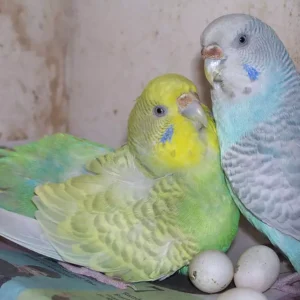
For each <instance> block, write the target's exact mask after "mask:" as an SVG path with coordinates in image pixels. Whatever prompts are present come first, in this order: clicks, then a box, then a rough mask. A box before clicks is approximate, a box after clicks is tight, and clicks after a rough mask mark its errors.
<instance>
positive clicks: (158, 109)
mask: <svg viewBox="0 0 300 300" xmlns="http://www.w3.org/2000/svg"><path fill="white" fill-rule="evenodd" d="M153 113H154V114H155V115H156V116H157V117H163V116H165V115H166V114H167V108H166V107H164V106H162V105H157V106H155V107H154V109H153Z"/></svg>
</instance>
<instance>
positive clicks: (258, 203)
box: [222, 97, 300, 241]
mask: <svg viewBox="0 0 300 300" xmlns="http://www.w3.org/2000/svg"><path fill="white" fill-rule="evenodd" d="M294 100H295V101H294V102H293V105H282V106H281V107H280V108H279V111H280V112H279V113H278V114H275V115H274V116H273V117H272V118H271V119H270V120H269V121H266V122H264V123H261V124H260V125H259V126H258V127H257V128H256V130H255V131H254V132H253V133H251V134H249V135H247V136H246V137H245V138H244V139H242V140H241V142H239V143H237V144H236V145H235V146H233V147H232V148H231V149H229V150H228V151H227V153H225V154H224V155H223V157H222V163H223V167H224V170H225V172H226V174H227V177H228V179H229V181H230V185H231V187H232V190H233V192H234V193H235V194H236V195H237V197H238V198H239V200H240V201H241V202H242V204H243V205H244V206H245V207H246V209H248V210H249V211H250V212H251V213H252V214H253V215H255V216H256V217H257V218H259V219H260V220H262V221H263V222H264V223H266V224H268V225H269V226H271V227H273V228H275V229H277V230H279V231H280V232H282V233H284V234H286V235H289V236H291V237H293V238H295V239H296V240H298V241H300V223H299V218H300V101H299V97H298V98H295V99H294ZM250 154H252V155H250ZM253 155H255V159H253Z"/></svg>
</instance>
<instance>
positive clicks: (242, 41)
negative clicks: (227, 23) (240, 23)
mask: <svg viewBox="0 0 300 300" xmlns="http://www.w3.org/2000/svg"><path fill="white" fill-rule="evenodd" d="M239 43H240V44H241V45H245V44H246V43H247V36H246V35H245V34H242V35H241V36H239Z"/></svg>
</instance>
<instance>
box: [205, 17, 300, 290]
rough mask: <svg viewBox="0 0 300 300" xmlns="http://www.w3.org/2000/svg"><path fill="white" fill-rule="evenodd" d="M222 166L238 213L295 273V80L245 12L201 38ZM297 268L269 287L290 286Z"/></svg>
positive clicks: (299, 190)
mask: <svg viewBox="0 0 300 300" xmlns="http://www.w3.org/2000/svg"><path fill="white" fill-rule="evenodd" d="M201 46H202V51H201V53H202V56H203V58H204V60H205V63H204V65H205V74H206V78H207V80H208V81H209V82H210V84H211V86H212V88H211V96H212V104H213V115H214V118H215V120H216V125H217V132H218V137H219V142H220V148H221V161H222V167H223V169H224V171H225V174H226V179H227V181H228V183H229V186H230V189H231V192H232V194H233V196H234V198H235V202H236V204H237V205H238V207H239V209H240V210H241V212H242V213H243V214H244V216H246V218H247V219H248V220H249V221H250V222H251V223H252V224H253V225H254V226H255V227H256V228H257V229H259V230H260V231H261V232H263V233H264V234H265V235H266V236H267V237H268V238H269V239H270V241H271V242H272V243H273V244H274V245H276V246H278V247H279V248H280V249H281V250H282V251H283V253H285V255H286V256H287V257H288V258H289V260H290V262H291V263H292V265H293V266H294V268H295V269H296V271H297V272H300V77H299V74H298V73H297V70H296V67H295V65H294V63H293V61H292V59H291V57H290V56H289V54H288V52H287V50H286V48H285V46H284V45H283V43H282V42H281V40H280V39H279V37H278V36H277V34H276V33H275V31H274V30H273V29H272V28H271V27H270V26H268V25H267V24H265V23H264V22H262V21H261V20H259V19H257V18H255V17H252V16H250V15H246V14H229V15H225V16H222V17H220V18H218V19H216V20H214V21H213V22H211V23H210V24H209V25H208V26H207V27H206V28H205V30H204V31H203V33H202V36H201ZM299 279H300V276H299V274H298V273H295V274H293V275H292V276H289V277H287V278H285V279H284V280H283V281H278V282H277V283H276V284H275V286H274V287H276V288H278V289H282V290H285V291H288V292H290V293H294V294H298V295H300V290H299V289H297V288H293V287H291V286H289V284H291V283H293V282H294V281H297V280H299Z"/></svg>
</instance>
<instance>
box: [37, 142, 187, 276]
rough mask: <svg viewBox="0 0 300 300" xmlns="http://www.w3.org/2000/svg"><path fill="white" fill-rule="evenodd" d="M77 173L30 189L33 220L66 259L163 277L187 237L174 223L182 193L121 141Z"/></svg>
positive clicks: (181, 259)
mask: <svg viewBox="0 0 300 300" xmlns="http://www.w3.org/2000/svg"><path fill="white" fill-rule="evenodd" d="M88 169H89V170H90V171H91V172H93V173H94V175H81V176H79V177H75V178H71V179H69V180H67V181H66V182H64V183H60V184H46V185H43V186H40V187H38V188H36V191H35V192H36V194H37V196H36V197H35V198H34V200H33V201H34V203H35V204H36V206H37V207H38V211H37V212H36V218H37V220H38V221H39V223H40V224H41V226H42V228H43V229H44V231H45V233H46V234H47V236H48V238H49V240H50V241H51V243H52V244H53V246H54V248H55V249H56V250H57V252H58V253H59V254H60V255H61V256H62V257H63V259H64V260H65V261H67V262H70V263H75V264H80V265H82V266H86V267H89V268H92V269H94V270H97V271H101V272H104V273H106V274H107V275H109V276H114V277H118V278H121V279H122V280H125V281H129V282H134V281H143V280H156V279H159V278H161V277H163V276H166V275H168V274H169V275H171V274H172V273H174V272H176V270H178V269H179V268H180V267H182V266H183V265H184V264H186V263H187V262H188V261H189V259H190V256H191V255H190V254H189V252H188V251H191V250H190V249H192V248H193V243H192V242H190V244H189V241H188V238H187V236H185V235H184V233H183V232H182V231H181V230H180V229H179V228H178V225H177V222H176V216H177V206H176V204H177V203H178V201H180V199H182V198H183V191H182V189H181V188H180V186H179V185H178V184H176V182H174V180H173V179H172V177H171V176H168V177H164V178H161V179H156V180H153V179H150V178H148V177H146V176H144V175H143V174H142V173H141V171H140V170H139V169H138V168H137V167H136V165H135V163H134V159H133V157H132V156H131V154H130V153H129V151H128V149H127V147H126V146H125V147H123V148H121V149H120V150H119V151H118V152H115V153H113V154H108V155H105V156H101V157H98V158H96V159H95V160H93V161H92V162H91V163H90V164H89V166H88Z"/></svg>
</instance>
